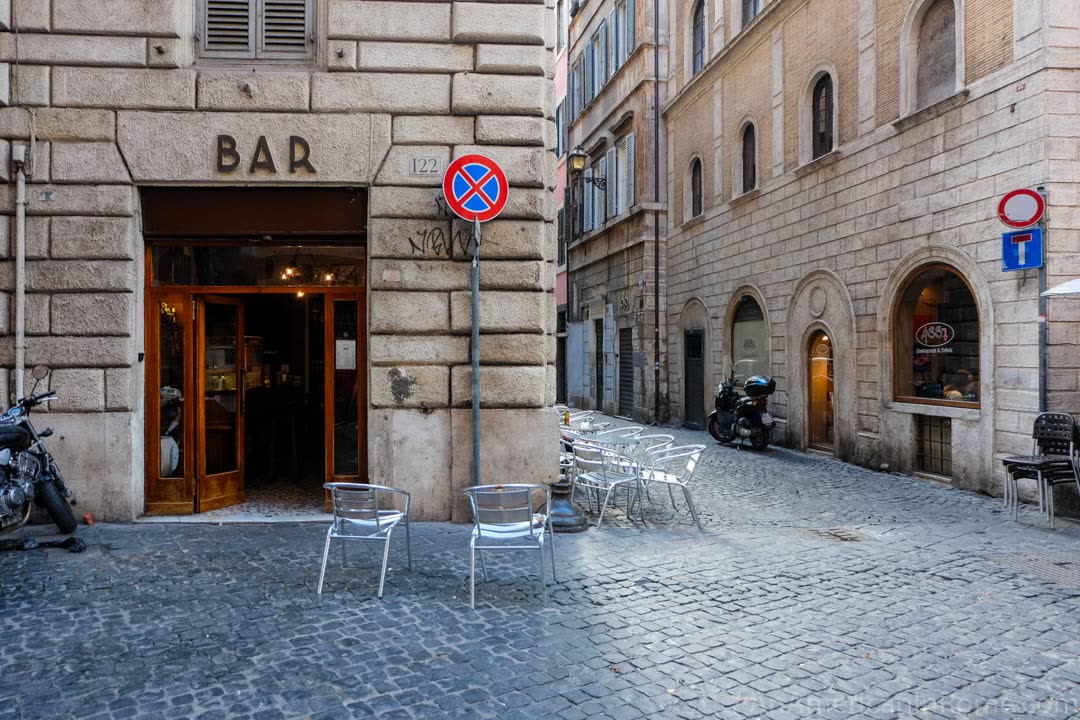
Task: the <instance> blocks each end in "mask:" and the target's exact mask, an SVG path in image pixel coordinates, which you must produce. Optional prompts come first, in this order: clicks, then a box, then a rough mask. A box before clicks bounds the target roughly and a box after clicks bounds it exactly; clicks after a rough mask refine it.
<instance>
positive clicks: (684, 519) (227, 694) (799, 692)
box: [0, 431, 1080, 720]
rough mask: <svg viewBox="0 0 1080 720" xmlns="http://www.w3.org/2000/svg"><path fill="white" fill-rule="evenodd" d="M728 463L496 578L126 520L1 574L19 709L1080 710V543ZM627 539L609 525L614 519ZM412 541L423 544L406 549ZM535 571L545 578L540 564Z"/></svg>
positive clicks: (0, 690)
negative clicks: (381, 585)
mask: <svg viewBox="0 0 1080 720" xmlns="http://www.w3.org/2000/svg"><path fill="white" fill-rule="evenodd" d="M675 432H676V433H677V434H678V436H679V441H680V442H690V441H693V442H702V443H705V444H707V446H708V450H707V453H706V455H705V456H704V460H703V464H702V466H701V467H700V468H699V472H698V474H697V476H696V478H695V482H694V491H695V498H696V500H697V504H698V507H699V509H700V512H701V516H702V521H703V523H704V526H705V532H704V533H700V532H698V530H697V529H696V528H695V527H694V526H693V524H692V522H691V521H690V518H689V517H688V515H687V514H686V512H685V507H684V506H683V505H682V503H681V500H680V503H679V508H680V510H679V511H678V512H673V511H672V509H671V505H670V503H669V502H668V498H667V497H666V494H664V496H660V495H659V494H657V493H654V494H653V498H652V500H653V502H652V505H651V507H649V508H648V509H647V513H646V520H647V523H646V525H645V526H644V527H643V526H641V525H640V524H635V523H632V522H630V521H628V520H627V519H626V518H625V517H624V516H623V514H622V513H621V511H615V512H611V514H610V515H609V516H608V517H607V518H605V523H604V525H605V527H604V528H603V529H602V530H600V531H596V530H595V529H590V530H589V531H588V532H587V533H583V534H580V535H573V536H567V535H559V536H557V537H556V550H557V555H558V572H559V575H560V578H559V579H560V582H559V583H558V584H554V585H551V586H550V587H549V604H548V606H547V607H546V608H545V607H544V606H543V605H542V603H541V600H540V597H539V593H538V588H537V583H536V581H535V576H531V575H526V572H532V568H533V567H534V564H533V563H534V562H535V559H534V557H533V556H532V555H530V554H525V553H521V554H510V555H507V554H504V555H501V556H496V558H495V559H494V560H489V568H490V569H491V571H492V575H493V576H492V581H491V582H490V583H480V584H478V589H477V610H476V611H475V612H473V611H471V610H470V609H469V607H468V590H467V572H468V556H467V540H468V532H469V528H468V527H466V526H453V525H447V524H418V525H416V526H415V527H414V529H413V530H414V531H413V553H414V570H413V572H411V573H410V572H408V571H406V569H405V567H404V545H403V544H396V545H395V547H394V548H393V550H392V554H391V562H392V565H391V569H390V571H389V573H388V576H387V587H386V593H385V598H384V599H383V600H382V601H378V600H376V599H375V597H374V595H375V589H376V585H377V558H376V552H375V550H376V548H375V546H364V547H362V548H361V547H350V551H349V557H348V565H347V568H346V569H344V570H343V569H342V567H341V564H340V554H339V553H338V550H337V548H334V549H333V550H334V552H333V553H332V554H331V563H330V566H329V568H328V571H327V587H326V591H325V594H324V595H323V596H321V597H319V596H317V595H316V594H315V583H316V579H317V575H318V564H319V556H320V552H321V549H322V541H323V537H324V531H325V527H324V526H322V525H319V524H277V525H258V524H255V525H222V526H218V525H191V524H187V525H168V524H135V525H104V524H99V525H96V526H93V527H89V528H81V529H80V532H79V534H80V536H81V537H82V538H83V539H84V540H85V541H86V542H87V543H88V544H89V545H90V547H89V548H88V550H87V552H85V553H84V554H82V555H71V554H68V553H66V552H64V551H62V550H48V551H44V550H39V551H33V552H25V553H7V554H4V555H3V556H0V583H2V585H3V593H2V595H0V617H2V618H3V624H2V628H3V629H2V637H3V647H4V653H3V655H2V656H0V658H2V659H0V667H2V668H3V670H2V672H0V716H3V717H16V718H50V719H60V718H74V717H78V718H80V719H90V718H127V717H139V718H200V717H206V718H237V719H240V718H294V717H311V718H347V717H382V718H444V717H445V718H500V720H513V719H514V718H530V719H533V720H535V719H536V718H550V717H558V718H565V719H566V720H574V719H576V718H614V719H615V720H632V719H633V718H646V717H647V718H706V717H708V718H713V717H718V718H742V717H768V718H777V719H778V720H779V719H783V718H808V717H821V718H847V717H852V718H855V717H857V718H893V717H915V718H941V717H972V716H977V717H987V718H1021V717H1039V718H1059V717H1060V718H1065V717H1074V716H1076V715H1078V714H1080V529H1078V528H1077V527H1076V526H1075V525H1071V524H1069V523H1067V522H1061V523H1060V524H1059V529H1058V530H1057V531H1056V532H1050V531H1049V530H1047V529H1045V528H1044V527H1043V526H1042V523H1041V521H1040V519H1039V518H1038V516H1037V514H1036V513H1034V512H1031V511H1028V510H1024V511H1022V512H1021V516H1020V521H1019V522H1017V523H1014V522H1012V521H1010V520H1009V519H1008V518H1007V517H1006V515H1005V514H1004V512H1003V511H1002V509H1001V503H1000V500H998V499H992V498H988V497H983V496H980V495H976V494H973V493H968V492H962V491H957V490H953V489H950V488H946V487H942V486H939V485H935V484H932V483H929V482H924V481H920V480H915V479H912V478H909V477H904V476H897V475H886V474H880V473H874V472H870V471H868V470H864V469H861V468H856V467H853V466H848V465H845V464H842V463H838V462H835V461H833V460H830V459H824V458H819V457H815V456H809V455H803V454H799V453H795V452H791V451H788V450H783V449H770V450H769V451H767V452H765V453H761V454H756V453H753V452H750V451H740V450H737V449H735V448H730V447H719V446H717V445H716V443H715V442H713V441H712V440H710V439H708V437H707V435H706V434H705V433H698V432H691V431H675ZM608 518H610V521H611V524H610V526H608V522H609V519H608ZM402 539H403V538H402ZM526 568H528V570H526Z"/></svg>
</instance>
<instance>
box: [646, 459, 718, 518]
mask: <svg viewBox="0 0 1080 720" xmlns="http://www.w3.org/2000/svg"><path fill="white" fill-rule="evenodd" d="M703 452H705V446H704V445H682V446H680V447H668V448H664V449H661V450H657V451H654V452H653V453H651V460H650V461H649V467H648V469H647V470H645V471H644V472H643V473H642V482H643V484H644V485H645V490H646V492H648V489H649V487H650V486H652V485H653V484H654V483H658V484H660V485H666V486H667V489H668V496H669V497H670V498H671V507H672V508H674V509H675V510H678V507H676V505H675V493H674V490H673V489H674V488H675V487H679V488H682V493H683V498H685V500H686V504H687V506H688V507H689V508H690V516H691V517H693V518H694V523H695V524H696V525H697V526H698V530H701V531H702V532H704V528H702V527H701V520H700V519H698V514H697V508H696V507H695V506H694V498H693V497H692V496H691V495H690V480H691V478H692V477H693V475H694V469H695V468H696V467H697V463H698V461H699V460H700V459H701V453H703ZM639 501H640V498H639Z"/></svg>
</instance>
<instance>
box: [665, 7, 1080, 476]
mask: <svg viewBox="0 0 1080 720" xmlns="http://www.w3.org/2000/svg"><path fill="white" fill-rule="evenodd" d="M674 6H675V11H674V16H673V27H674V30H673V32H672V34H671V35H672V45H671V46H672V51H671V53H672V57H673V58H674V59H673V61H672V72H671V76H670V81H669V82H670V87H671V92H672V100H671V102H670V103H669V104H668V106H667V108H666V117H667V128H668V137H669V145H670V148H671V152H670V156H669V160H670V161H669V165H668V182H669V187H670V197H671V209H670V211H669V216H670V217H671V222H670V225H671V227H672V232H671V234H670V236H669V240H668V269H669V275H668V277H669V286H670V296H669V306H668V307H669V315H668V324H669V328H670V332H669V334H668V337H667V340H668V343H669V357H670V362H669V365H668V373H669V378H670V384H669V390H668V391H669V393H670V396H671V398H672V408H673V412H674V414H676V415H678V416H680V417H682V418H696V417H700V416H701V414H702V413H703V412H705V411H706V410H707V409H709V408H711V404H712V394H713V392H714V391H715V387H716V384H717V383H718V382H719V381H720V379H721V378H722V377H725V376H727V374H728V373H729V372H731V371H732V370H733V372H734V373H735V376H736V379H737V380H741V379H743V378H745V377H746V376H748V375H750V374H757V373H762V374H769V375H772V376H774V377H775V378H776V379H777V388H778V389H777V392H776V394H775V395H774V396H773V398H772V400H771V406H770V407H771V408H772V411H773V412H774V414H775V415H777V416H778V417H779V418H781V423H780V428H781V429H780V430H779V431H778V433H777V439H779V440H781V441H783V442H786V443H787V444H789V445H791V446H793V447H797V448H808V447H809V448H817V449H820V450H823V451H826V452H830V453H833V454H835V455H836V456H837V457H838V458H841V459H844V460H848V461H851V462H856V463H859V464H862V465H866V466H869V467H874V468H879V467H880V468H884V469H888V470H895V471H902V472H917V473H926V474H928V475H932V476H936V477H939V478H946V479H948V480H949V481H951V482H953V483H954V484H956V485H958V486H961V487H966V488H971V489H978V490H983V491H987V492H999V491H1000V482H1001V479H1002V470H1001V464H1000V462H999V461H998V458H1000V457H1001V456H1002V455H1006V454H1013V453H1022V452H1029V451H1030V434H1031V428H1032V422H1033V420H1034V417H1035V415H1036V414H1037V413H1038V411H1039V404H1040V380H1039V376H1040V372H1039V366H1040V345H1039V300H1038V272H1037V271H1036V270H1024V271H1018V272H1003V268H1002V253H1003V240H1002V232H1004V231H1007V230H1008V228H1006V227H1005V226H1003V225H1002V224H1001V223H1000V222H999V220H998V218H997V204H998V201H999V199H1000V198H1001V197H1002V196H1004V195H1005V194H1006V193H1007V192H1009V191H1010V190H1013V189H1016V188H1032V189H1034V188H1042V189H1043V191H1045V193H1046V195H1047V197H1048V210H1047V218H1048V223H1047V228H1046V232H1047V250H1046V255H1045V258H1046V266H1047V271H1048V282H1049V285H1050V286H1053V285H1054V284H1056V283H1058V282H1061V281H1064V280H1067V279H1072V278H1075V277H1076V276H1077V275H1078V274H1080V254H1078V251H1080V198H1078V196H1077V188H1078V187H1080V186H1078V185H1077V181H1078V180H1080V163H1078V162H1077V157H1078V156H1077V147H1078V145H1077V143H1078V142H1080V141H1078V139H1077V136H1078V133H1077V117H1078V112H1077V111H1078V108H1080V105H1078V103H1080V91H1078V88H1080V70H1078V69H1077V64H1076V55H1075V48H1076V47H1077V45H1078V44H1080V6H1078V5H1077V3H1076V2H1033V3H1029V2H1019V1H1016V2H1011V1H1010V0H859V2H857V3H855V2H852V3H842V2H836V1H835V0H773V1H772V2H768V3H760V2H754V1H752V0H747V1H743V0H738V1H736V2H723V3H713V2H697V3H693V2H677V3H674ZM1005 252H1009V249H1008V248H1006V250H1005ZM1047 328H1048V344H1047V347H1046V351H1045V353H1046V354H1045V357H1046V358H1047V363H1048V371H1047V380H1046V385H1045V386H1043V388H1042V390H1043V392H1045V394H1046V397H1047V404H1048V407H1049V408H1050V409H1051V410H1065V411H1074V412H1075V411H1077V410H1080V393H1078V381H1080V371H1078V368H1080V348H1078V347H1077V343H1078V340H1080V335H1078V332H1080V305H1078V303H1077V301H1076V300H1069V299H1051V300H1049V308H1048V314H1047Z"/></svg>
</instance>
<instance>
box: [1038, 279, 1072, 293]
mask: <svg viewBox="0 0 1080 720" xmlns="http://www.w3.org/2000/svg"><path fill="white" fill-rule="evenodd" d="M1049 295H1080V278H1077V279H1076V280H1070V281H1069V282H1064V283H1061V284H1060V285H1055V286H1054V287H1052V288H1050V289H1049V290H1047V291H1046V292H1044V293H1043V296H1049Z"/></svg>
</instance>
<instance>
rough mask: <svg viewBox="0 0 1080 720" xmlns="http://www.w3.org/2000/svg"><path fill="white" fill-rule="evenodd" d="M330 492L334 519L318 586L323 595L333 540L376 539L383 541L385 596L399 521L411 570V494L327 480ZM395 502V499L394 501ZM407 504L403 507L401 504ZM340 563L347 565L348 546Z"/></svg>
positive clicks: (382, 569)
mask: <svg viewBox="0 0 1080 720" xmlns="http://www.w3.org/2000/svg"><path fill="white" fill-rule="evenodd" d="M323 487H324V488H326V489H327V490H329V491H330V501H331V503H332V505H333V512H334V521H333V523H331V525H330V528H329V529H328V530H327V531H326V544H325V545H324V546H323V555H322V567H320V568H319V588H318V590H317V591H316V592H317V594H319V595H321V594H322V588H323V579H324V578H325V577H326V561H327V558H328V557H329V555H330V541H331V540H335V539H336V540H374V541H376V542H381V543H383V556H382V568H381V569H380V570H379V593H378V596H379V597H380V598H381V597H382V595H383V585H384V584H385V582H386V564H387V561H388V559H389V556H390V535H391V534H392V533H393V531H394V528H396V527H397V526H398V525H399V524H402V525H404V526H405V548H406V552H407V554H408V559H409V569H410V570H412V538H411V536H410V532H409V501H410V499H411V498H410V496H409V493H407V492H405V491H404V490H396V489H394V488H389V487H385V486H383V485H368V484H364V483H344V482H337V483H326V484H325V485H323ZM395 501H396V502H395ZM402 505H404V507H401V506H402ZM341 564H342V566H344V565H345V546H344V545H342V546H341Z"/></svg>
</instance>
